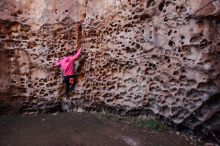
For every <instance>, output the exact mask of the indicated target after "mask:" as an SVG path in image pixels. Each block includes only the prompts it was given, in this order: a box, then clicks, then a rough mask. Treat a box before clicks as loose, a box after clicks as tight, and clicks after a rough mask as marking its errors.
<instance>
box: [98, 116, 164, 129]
mask: <svg viewBox="0 0 220 146" xmlns="http://www.w3.org/2000/svg"><path fill="white" fill-rule="evenodd" d="M101 117H102V118H105V119H108V120H111V121H114V122H120V123H126V124H129V125H133V126H137V127H141V128H147V129H150V130H154V131H158V132H163V131H166V130H168V127H167V126H166V125H165V124H164V123H162V122H160V121H157V120H154V119H146V118H143V117H128V116H118V115H111V114H103V115H101V116H100V118H101Z"/></svg>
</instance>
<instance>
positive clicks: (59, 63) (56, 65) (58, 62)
mask: <svg viewBox="0 0 220 146" xmlns="http://www.w3.org/2000/svg"><path fill="white" fill-rule="evenodd" d="M61 61H62V60H58V61H57V62H55V64H54V65H53V67H58V66H60V65H61Z"/></svg>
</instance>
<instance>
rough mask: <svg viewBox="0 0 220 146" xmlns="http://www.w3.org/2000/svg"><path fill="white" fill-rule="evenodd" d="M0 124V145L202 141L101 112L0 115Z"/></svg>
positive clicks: (165, 145) (171, 145)
mask: <svg viewBox="0 0 220 146" xmlns="http://www.w3.org/2000/svg"><path fill="white" fill-rule="evenodd" d="M111 118H114V117H113V116H111ZM116 119H117V118H116ZM0 125H1V126H2V127H1V128H0V133H1V135H0V145H1V146H6V145H13V146H15V145H16V146H30V145H32V146H39V145H40V146H48V145H52V146H73V145H74V146H104V145H108V146H177V145H178V146H200V145H202V144H201V143H199V142H197V141H196V140H195V139H194V138H190V136H187V135H183V134H180V133H176V132H175V131H171V130H167V131H163V132H158V131H153V130H148V129H146V128H138V127H136V126H135V125H133V124H132V123H130V124H124V123H122V122H115V121H114V120H112V119H109V117H106V116H104V115H94V114H87V113H63V114H58V115H50V114H47V115H42V114H40V115H37V116H34V115H23V116H17V117H16V116H14V117H13V116H6V117H0Z"/></svg>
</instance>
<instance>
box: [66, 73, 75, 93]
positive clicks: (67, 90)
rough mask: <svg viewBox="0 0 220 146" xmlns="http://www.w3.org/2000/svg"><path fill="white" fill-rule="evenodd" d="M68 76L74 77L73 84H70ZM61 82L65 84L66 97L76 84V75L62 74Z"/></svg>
mask: <svg viewBox="0 0 220 146" xmlns="http://www.w3.org/2000/svg"><path fill="white" fill-rule="evenodd" d="M70 78H73V79H74V82H73V85H71V84H70ZM63 83H64V84H65V85H66V96H67V97H68V96H69V91H73V90H74V88H75V86H76V75H72V76H64V80H63ZM70 86H71V87H70Z"/></svg>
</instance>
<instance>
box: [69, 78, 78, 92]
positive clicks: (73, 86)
mask: <svg viewBox="0 0 220 146" xmlns="http://www.w3.org/2000/svg"><path fill="white" fill-rule="evenodd" d="M72 77H73V79H74V82H73V85H72V87H71V88H70V91H71V92H73V91H74V89H75V86H76V82H77V76H76V75H73V76H72Z"/></svg>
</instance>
